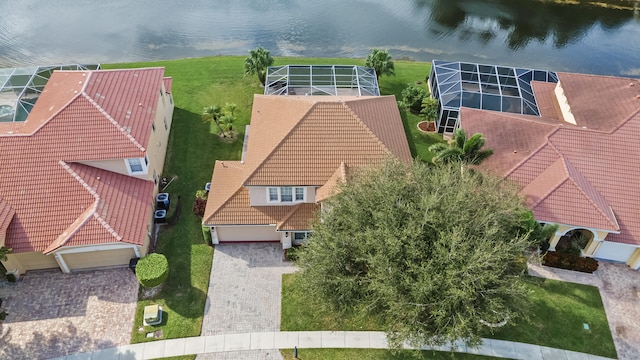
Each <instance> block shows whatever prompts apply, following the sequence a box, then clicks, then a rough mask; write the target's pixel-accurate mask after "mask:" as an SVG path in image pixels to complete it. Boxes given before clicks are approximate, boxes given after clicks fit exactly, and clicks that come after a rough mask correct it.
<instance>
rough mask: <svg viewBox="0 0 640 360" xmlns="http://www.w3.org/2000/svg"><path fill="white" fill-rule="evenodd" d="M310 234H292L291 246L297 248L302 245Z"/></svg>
mask: <svg viewBox="0 0 640 360" xmlns="http://www.w3.org/2000/svg"><path fill="white" fill-rule="evenodd" d="M309 235H311V233H309V232H294V233H293V239H292V240H291V243H292V245H295V246H298V245H302V244H304V243H305V242H306V241H307V240H308V239H309Z"/></svg>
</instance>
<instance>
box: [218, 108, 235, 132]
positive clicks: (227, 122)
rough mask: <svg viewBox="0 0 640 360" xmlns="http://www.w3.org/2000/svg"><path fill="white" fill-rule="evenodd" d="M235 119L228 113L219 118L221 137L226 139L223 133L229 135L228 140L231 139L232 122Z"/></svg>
mask: <svg viewBox="0 0 640 360" xmlns="http://www.w3.org/2000/svg"><path fill="white" fill-rule="evenodd" d="M235 119H236V117H235V116H233V115H232V114H230V113H225V114H224V115H222V116H221V117H220V129H221V130H222V136H223V137H227V136H226V135H225V132H226V133H228V134H229V137H230V138H232V137H233V133H232V130H233V121H234V120H235Z"/></svg>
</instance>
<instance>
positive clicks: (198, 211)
mask: <svg viewBox="0 0 640 360" xmlns="http://www.w3.org/2000/svg"><path fill="white" fill-rule="evenodd" d="M206 207H207V200H206V199H203V198H196V202H195V203H194V204H193V214H194V215H195V216H198V217H203V216H204V209H206Z"/></svg>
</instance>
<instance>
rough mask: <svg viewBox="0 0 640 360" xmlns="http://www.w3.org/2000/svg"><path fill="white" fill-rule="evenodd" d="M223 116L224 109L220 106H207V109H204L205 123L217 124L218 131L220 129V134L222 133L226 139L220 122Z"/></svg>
mask: <svg viewBox="0 0 640 360" xmlns="http://www.w3.org/2000/svg"><path fill="white" fill-rule="evenodd" d="M221 116H222V109H221V108H220V106H218V105H212V106H207V107H206V108H204V110H202V115H201V117H202V120H203V121H206V122H210V121H213V122H215V123H216V125H217V126H218V129H220V133H222V136H223V137H226V136H225V134H224V130H222V127H221V126H220V122H219V120H220V117H221Z"/></svg>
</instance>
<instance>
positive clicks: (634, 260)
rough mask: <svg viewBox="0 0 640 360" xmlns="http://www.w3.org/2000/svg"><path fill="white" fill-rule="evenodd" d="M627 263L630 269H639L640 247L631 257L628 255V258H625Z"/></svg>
mask: <svg viewBox="0 0 640 360" xmlns="http://www.w3.org/2000/svg"><path fill="white" fill-rule="evenodd" d="M627 265H629V267H630V268H632V269H636V270H639V269H640V248H638V249H636V251H634V252H633V254H632V255H631V257H629V260H627Z"/></svg>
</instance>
